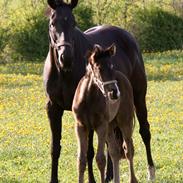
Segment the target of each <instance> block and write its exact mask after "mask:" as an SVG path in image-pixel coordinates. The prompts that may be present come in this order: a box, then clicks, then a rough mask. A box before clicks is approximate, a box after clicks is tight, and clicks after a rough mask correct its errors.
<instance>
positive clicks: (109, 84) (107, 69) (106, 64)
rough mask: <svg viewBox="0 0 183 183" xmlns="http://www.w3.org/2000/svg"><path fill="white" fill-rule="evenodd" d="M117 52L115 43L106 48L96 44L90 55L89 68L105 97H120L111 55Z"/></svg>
mask: <svg viewBox="0 0 183 183" xmlns="http://www.w3.org/2000/svg"><path fill="white" fill-rule="evenodd" d="M115 53H116V46H115V45H114V44H113V45H111V46H110V47H108V48H106V49H103V48H102V47H101V46H99V45H95V46H94V48H93V51H92V52H90V53H89V56H88V62H89V63H88V70H90V71H91V73H92V76H93V81H94V83H95V84H96V85H97V86H98V87H99V89H100V90H101V92H102V93H103V95H104V96H105V97H109V98H110V99H112V100H115V99H118V98H119V97H120V91H119V88H118V85H117V80H115V70H114V69H113V64H112V61H111V57H112V56H114V55H115Z"/></svg>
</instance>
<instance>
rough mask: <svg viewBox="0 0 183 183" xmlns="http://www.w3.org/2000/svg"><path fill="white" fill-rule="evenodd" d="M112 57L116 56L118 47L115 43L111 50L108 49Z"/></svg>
mask: <svg viewBox="0 0 183 183" xmlns="http://www.w3.org/2000/svg"><path fill="white" fill-rule="evenodd" d="M107 51H108V52H109V55H110V56H114V55H115V54H116V45H115V43H113V44H112V45H111V46H110V47H109V48H107Z"/></svg>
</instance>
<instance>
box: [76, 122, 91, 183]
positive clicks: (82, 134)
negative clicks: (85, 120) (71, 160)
mask: <svg viewBox="0 0 183 183" xmlns="http://www.w3.org/2000/svg"><path fill="white" fill-rule="evenodd" d="M76 135H77V139H78V165H77V166H78V171H79V172H78V173H79V176H78V183H83V182H84V172H85V169H86V162H87V149H88V140H87V137H88V134H87V130H86V129H85V127H83V126H81V125H78V124H76Z"/></svg>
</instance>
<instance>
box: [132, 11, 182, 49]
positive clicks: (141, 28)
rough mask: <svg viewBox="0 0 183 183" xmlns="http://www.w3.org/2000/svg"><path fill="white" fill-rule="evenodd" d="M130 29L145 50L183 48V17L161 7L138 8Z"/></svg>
mask: <svg viewBox="0 0 183 183" xmlns="http://www.w3.org/2000/svg"><path fill="white" fill-rule="evenodd" d="M134 15H135V16H134V17H133V18H132V21H131V22H129V24H128V29H129V30H130V32H132V33H133V34H134V35H135V37H136V38H137V40H138V41H139V43H140V46H141V48H142V49H143V50H145V51H148V52H151V51H164V50H173V49H182V48H183V31H182V30H183V19H182V18H180V17H178V16H176V15H174V14H172V13H169V12H166V11H164V10H162V9H159V8H150V9H147V8H146V9H138V10H137V11H136V12H135V13H134Z"/></svg>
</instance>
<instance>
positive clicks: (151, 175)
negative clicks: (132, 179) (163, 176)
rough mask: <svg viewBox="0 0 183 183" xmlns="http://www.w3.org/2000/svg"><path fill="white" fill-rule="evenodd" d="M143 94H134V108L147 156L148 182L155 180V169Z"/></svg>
mask: <svg viewBox="0 0 183 183" xmlns="http://www.w3.org/2000/svg"><path fill="white" fill-rule="evenodd" d="M145 94H146V91H144V92H141V93H139V92H134V103H135V107H136V114H137V118H138V121H139V124H140V130H139V132H140V134H141V137H142V139H143V142H144V144H145V147H146V154H147V162H148V180H154V179H155V167H154V163H153V159H152V155H151V144H150V140H151V133H150V125H149V123H148V121H147V108H146V101H145Z"/></svg>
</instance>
